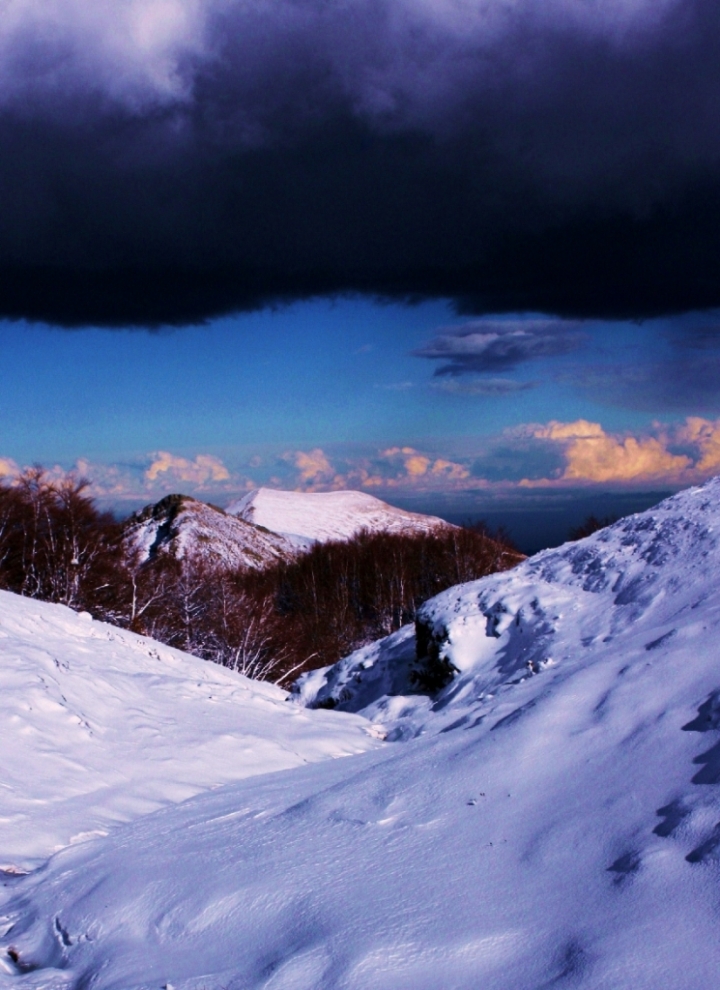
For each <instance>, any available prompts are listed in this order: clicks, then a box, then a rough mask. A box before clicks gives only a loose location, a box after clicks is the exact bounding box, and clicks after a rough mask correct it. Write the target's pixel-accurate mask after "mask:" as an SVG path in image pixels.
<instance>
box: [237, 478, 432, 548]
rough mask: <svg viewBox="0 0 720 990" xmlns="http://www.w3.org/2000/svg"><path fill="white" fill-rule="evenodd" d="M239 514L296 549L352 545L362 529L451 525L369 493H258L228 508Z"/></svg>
mask: <svg viewBox="0 0 720 990" xmlns="http://www.w3.org/2000/svg"><path fill="white" fill-rule="evenodd" d="M227 512H228V513H229V514H230V515H235V516H237V517H238V518H240V519H244V520H246V521H247V522H250V523H254V524H255V525H256V526H263V527H265V529H269V530H271V531H272V532H273V533H280V534H282V535H283V536H285V537H287V538H288V539H289V540H291V541H292V542H293V543H294V544H295V545H296V546H302V547H306V546H309V545H310V544H312V543H314V542H325V541H327V540H347V539H349V538H350V537H351V536H354V534H355V533H357V532H359V531H360V530H361V529H366V530H369V531H370V532H372V533H380V532H383V533H430V532H432V531H433V530H434V529H437V528H438V527H439V526H440V527H442V526H447V525H448V523H446V522H445V521H444V520H442V519H438V518H437V516H425V515H421V514H420V513H417V512H406V511H405V510H404V509H397V508H395V507H394V506H392V505H388V504H387V503H386V502H381V501H380V499H379V498H374V497H373V496H372V495H367V494H366V493H365V492H353V491H348V492H285V491H277V490H275V489H271V488H257V489H255V491H252V492H249V493H248V494H247V495H244V496H243V497H242V498H240V499H238V500H237V501H236V502H233V503H232V504H231V505H229V506H228V507H227Z"/></svg>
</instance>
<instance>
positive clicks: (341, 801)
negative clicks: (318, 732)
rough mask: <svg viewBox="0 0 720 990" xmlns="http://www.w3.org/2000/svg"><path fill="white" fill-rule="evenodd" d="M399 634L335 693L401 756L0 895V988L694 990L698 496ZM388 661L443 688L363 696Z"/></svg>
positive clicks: (394, 682) (499, 581)
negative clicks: (382, 729) (416, 632)
mask: <svg viewBox="0 0 720 990" xmlns="http://www.w3.org/2000/svg"><path fill="white" fill-rule="evenodd" d="M419 629H420V636H419V639H420V643H419V646H420V649H419V653H420V657H419V659H418V660H417V661H413V660H412V657H413V656H414V643H413V631H412V630H405V631H402V632H401V633H398V634H396V636H395V637H394V638H391V639H390V640H386V641H384V642H383V643H382V644H380V645H379V646H376V647H369V648H367V649H366V650H365V652H364V653H363V654H362V655H356V656H355V658H354V660H353V661H352V663H349V662H348V663H346V664H345V673H344V674H343V675H342V676H343V677H345V681H344V685H343V687H342V690H343V691H344V695H343V697H342V698H341V699H340V704H341V705H346V706H350V707H362V706H364V708H363V711H364V712H365V713H366V714H370V715H372V716H373V717H378V718H383V719H384V721H385V723H386V725H387V727H388V728H389V729H390V730H391V733H393V734H394V738H396V739H403V740H405V741H403V742H388V743H385V744H382V745H381V746H380V747H379V748H377V749H375V750H371V751H369V752H366V753H362V754H358V755H356V756H352V757H349V758H348V759H344V760H335V761H329V762H325V763H317V764H314V765H312V766H307V767H301V768H295V769H291V770H288V771H284V772H281V773H278V774H272V775H267V776H265V777H256V778H253V779H252V780H244V781H240V782H238V783H234V784H229V785H227V786H225V787H222V788H218V789H216V790H214V791H213V792H211V793H205V794H200V795H197V796H196V797H194V798H192V799H190V800H189V801H186V802H185V803H184V804H181V805H177V806H171V807H166V808H164V809H162V810H161V811H159V812H157V813H155V814H152V815H148V816H146V817H145V818H143V819H141V820H139V821H136V822H133V823H130V824H128V825H124V826H121V827H118V828H116V829H114V830H112V831H111V832H110V834H109V835H108V836H107V837H104V838H99V839H96V840H93V841H90V842H87V843H83V844H80V845H77V846H75V847H73V848H71V849H66V850H64V851H62V852H60V853H59V854H58V855H57V856H56V857H54V858H53V859H52V860H51V861H50V863H49V864H48V865H47V866H46V867H45V868H44V869H42V870H39V871H37V872H36V873H34V874H32V875H31V876H29V877H25V878H19V879H14V880H13V879H10V878H8V879H7V880H6V886H5V888H4V902H5V903H4V905H3V907H2V912H3V914H4V915H5V918H6V921H5V922H4V924H5V934H4V935H3V936H2V938H1V939H0V945H2V946H4V952H5V957H4V958H5V962H4V966H5V970H6V972H7V975H6V976H4V977H3V976H0V985H7V986H8V987H10V986H14V987H17V986H21V987H38V988H39V987H40V986H44V987H53V988H58V990H59V988H60V987H68V988H71V987H72V988H76V987H82V986H89V985H90V984H92V987H93V990H110V988H118V987H122V988H139V987H161V986H163V985H165V986H169V985H172V987H174V988H176V990H201V988H206V990H211V988H213V990H215V988H217V990H219V988H221V987H227V988H232V990H240V988H243V990H261V988H263V990H291V988H292V990H410V988H412V990H478V988H482V990H540V988H550V987H553V988H556V987H557V988H570V987H572V988H582V990H658V988H662V990H707V988H709V987H713V986H715V984H716V983H717V973H718V972H720V941H719V940H718V938H717V930H718V923H719V922H720V906H719V905H720V901H719V899H718V889H719V888H718V881H719V880H720V825H719V824H718V823H719V822H720V646H719V645H718V644H719V643H720V480H718V479H715V480H714V481H712V482H710V483H709V484H707V485H705V486H704V487H702V488H699V489H692V490H690V491H688V492H684V493H682V494H680V495H678V496H675V497H674V498H672V499H669V500H668V501H667V502H664V503H662V505H660V506H658V507H657V508H655V509H653V510H651V511H650V512H647V513H643V514H641V515H638V516H635V517H631V518H629V519H627V520H623V521H621V522H620V523H617V524H616V525H615V526H613V527H610V528H609V529H608V530H605V531H603V532H601V533H598V534H596V535H594V536H592V537H590V538H589V539H587V540H584V541H582V542H580V543H576V544H571V545H566V546H565V547H561V548H559V549H557V550H552V551H546V552H545V553H543V554H540V555H539V556H538V557H536V558H533V559H532V560H530V561H527V562H526V563H524V564H521V565H520V566H519V567H517V568H516V569H515V570H513V571H510V572H507V573H504V574H501V575H495V576H491V577H489V578H485V579H483V580H482V581H479V582H474V583H472V584H469V585H465V586H463V587H460V588H456V589H451V590H450V591H448V592H445V593H444V594H443V595H440V596H438V597H437V598H436V599H434V600H433V601H431V602H430V603H428V604H427V606H426V607H425V608H424V610H423V614H422V617H421V622H420V627H419ZM411 664H412V665H414V667H415V669H416V670H418V671H419V672H420V673H421V674H422V676H424V677H427V678H432V677H435V678H437V679H438V681H442V679H443V678H450V680H449V683H447V685H446V686H445V687H444V688H442V689H441V690H440V691H439V693H438V694H436V695H435V696H434V697H432V698H428V697H424V696H421V695H412V694H396V695H395V696H393V697H389V696H387V695H385V694H383V691H384V690H387V689H388V687H389V688H390V690H393V691H404V690H405V689H406V688H407V686H408V684H409V682H408V680H407V678H408V677H409V675H410V672H411V671H410V665H411ZM336 675H337V676H338V677H339V676H340V675H339V674H338V669H335V671H334V672H330V673H329V674H325V675H319V677H320V678H321V679H323V678H324V681H325V682H326V683H327V684H329V683H330V681H331V680H332V678H333V677H335V676H336ZM355 675H360V679H359V680H358V678H357V677H356V676H355ZM306 687H308V691H306V693H305V697H309V696H310V694H312V692H311V691H309V686H308V685H306ZM315 687H317V684H316V685H315ZM366 688H367V690H366ZM314 714H315V715H321V714H325V715H328V716H329V715H334V716H335V717H336V718H341V717H343V715H342V713H341V712H325V713H322V712H315V713H314ZM346 717H348V718H351V717H352V716H351V715H347V716H346ZM1 951H2V950H0V952H1Z"/></svg>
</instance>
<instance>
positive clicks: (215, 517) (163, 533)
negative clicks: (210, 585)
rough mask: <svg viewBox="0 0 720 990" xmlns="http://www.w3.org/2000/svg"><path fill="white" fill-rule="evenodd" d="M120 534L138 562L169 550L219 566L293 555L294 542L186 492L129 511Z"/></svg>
mask: <svg viewBox="0 0 720 990" xmlns="http://www.w3.org/2000/svg"><path fill="white" fill-rule="evenodd" d="M125 534H126V536H125V538H126V540H127V543H128V546H129V547H130V548H131V549H133V550H136V551H137V552H138V559H139V563H144V562H145V561H146V560H148V559H152V558H153V557H155V556H157V555H158V554H169V555H170V556H173V557H175V558H176V559H178V560H182V559H183V558H185V557H193V558H194V559H200V560H203V561H205V562H207V563H210V564H217V565H221V566H223V567H231V568H251V569H261V568H263V567H267V566H268V565H270V564H275V563H277V562H278V561H281V560H291V559H293V558H294V557H295V556H296V555H297V548H296V547H295V546H294V545H293V544H291V543H290V542H289V541H288V540H286V539H285V538H284V537H282V536H279V535H278V534H277V533H271V532H268V531H267V530H264V529H261V528H260V527H258V526H255V525H252V524H251V523H248V522H246V521H245V520H244V519H241V518H239V517H237V516H234V515H229V514H227V513H226V512H225V511H224V510H223V509H220V508H218V507H217V506H215V505H208V504H207V503H205V502H199V501H198V500H197V499H194V498H191V497H190V496H189V495H168V496H166V497H165V498H163V499H161V500H160V501H159V502H157V503H156V504H154V505H148V506H146V507H145V508H144V509H142V510H140V511H139V512H136V513H134V515H132V516H131V517H130V518H129V519H128V521H127V523H126V527H125Z"/></svg>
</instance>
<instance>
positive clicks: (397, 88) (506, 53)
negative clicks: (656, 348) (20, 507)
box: [0, 0, 720, 326]
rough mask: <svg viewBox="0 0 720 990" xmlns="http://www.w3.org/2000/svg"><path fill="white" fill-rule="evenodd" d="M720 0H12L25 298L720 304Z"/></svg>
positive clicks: (10, 150)
mask: <svg viewBox="0 0 720 990" xmlns="http://www.w3.org/2000/svg"><path fill="white" fill-rule="evenodd" d="M719 101H720V10H719V9H718V7H717V4H716V3H715V2H714V0H662V2H657V0H655V2H652V3H651V2H649V0H599V2H597V3H594V4H592V5H589V4H577V3H570V2H569V0H547V2H545V3H542V4H540V3H536V2H534V0H512V2H506V3H501V2H499V0H495V2H490V0H465V2H450V0H435V2H433V3H429V2H424V3H412V4H411V3H409V2H406V0H345V2H343V3H338V2H329V0H302V2H300V0H266V2H262V3H261V2H258V0H230V2H227V3H219V2H218V0H188V2H183V3H181V2H180V0H132V2H129V3H128V2H120V0H98V2H96V3H94V4H92V5H88V4H86V3H83V2H80V0H62V2H61V0H54V2H52V0H51V2H45V3H40V2H39V0H10V3H9V4H8V5H7V6H6V7H5V8H4V13H3V23H2V25H0V142H1V143H2V147H3V156H2V159H0V189H1V190H2V194H1V198H0V203H1V204H2V208H1V212H0V221H1V222H0V314H1V315H5V316H11V317H25V318H30V319H41V320H46V321H49V322H51V323H57V324H64V325H68V326H71V325H79V324H83V323H88V322H94V323H99V324H105V325H125V324H133V323H135V324H138V325H153V324H156V325H157V324H161V323H177V324H182V323H185V322H191V321H197V320H200V319H203V318H207V317H210V316H212V315H216V314H220V313H223V312H230V311H233V310H239V309H243V308H250V307H254V306H258V305H262V304H264V303H268V302H272V301H282V300H287V299H291V298H302V297H307V296H310V295H313V294H318V293H332V292H343V291H362V292H369V293H372V294H377V295H380V296H395V297H398V298H410V297H419V296H425V295H427V296H433V295H437V296H449V297H452V298H454V299H455V300H456V301H457V303H458V305H459V307H460V308H461V309H465V310H467V311H477V312H480V311H502V310H528V309H532V310H545V311H552V312H555V313H559V314H563V315H573V316H576V315H581V316H582V315H585V316H643V315H651V314H656V313H662V312H672V311H681V310H685V309H691V308H702V307H708V306H713V305H719V304H720V280H718V278H717V275H718V268H719V265H720V222H719V221H720V134H719V133H718V130H717V126H716V120H717V110H718V103H719Z"/></svg>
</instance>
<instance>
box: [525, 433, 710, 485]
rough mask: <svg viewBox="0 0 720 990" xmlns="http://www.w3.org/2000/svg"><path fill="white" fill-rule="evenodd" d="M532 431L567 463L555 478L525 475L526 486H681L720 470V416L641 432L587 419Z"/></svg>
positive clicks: (534, 435)
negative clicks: (615, 428)
mask: <svg viewBox="0 0 720 990" xmlns="http://www.w3.org/2000/svg"><path fill="white" fill-rule="evenodd" d="M531 435H532V436H533V437H534V438H535V439H537V440H539V441H549V442H550V443H551V444H554V445H557V446H558V447H559V448H560V449H561V451H562V454H563V457H564V466H563V468H562V470H560V471H558V472H557V473H556V474H555V475H554V476H553V477H548V478H536V479H529V478H523V479H522V480H521V481H520V482H519V484H520V485H521V486H523V487H532V486H546V485H565V486H567V485H570V484H577V483H584V484H593V483H594V484H620V485H625V484H638V483H649V482H652V483H662V484H670V485H677V486H681V485H683V484H692V483H693V482H695V481H700V480H702V479H703V478H706V477H708V476H710V475H711V474H714V473H716V472H718V471H720V420H714V421H713V420H707V419H702V418H700V417H688V419H687V420H686V421H685V423H684V424H683V425H681V426H676V427H674V428H670V429H667V428H663V427H657V428H656V430H655V432H654V433H653V434H648V435H646V436H640V437H635V436H632V435H628V434H624V435H623V434H611V433H608V432H606V431H605V430H604V429H603V428H602V426H601V425H600V424H599V423H590V422H588V421H587V420H584V419H580V420H576V421H575V422H573V423H559V422H556V421H553V422H550V423H548V424H547V425H545V426H539V427H537V428H535V429H534V430H532V433H531Z"/></svg>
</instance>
